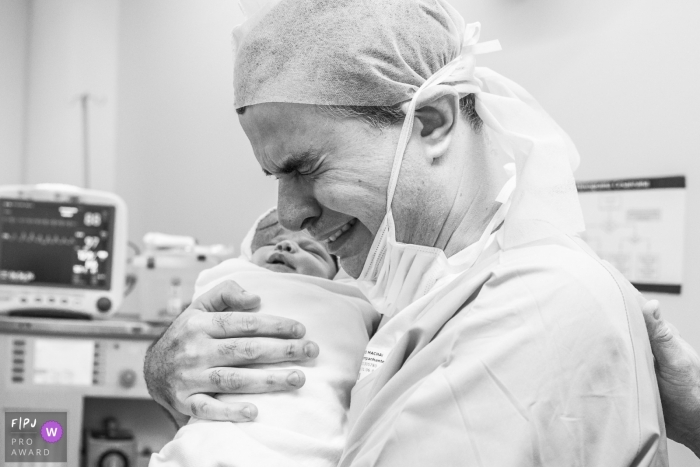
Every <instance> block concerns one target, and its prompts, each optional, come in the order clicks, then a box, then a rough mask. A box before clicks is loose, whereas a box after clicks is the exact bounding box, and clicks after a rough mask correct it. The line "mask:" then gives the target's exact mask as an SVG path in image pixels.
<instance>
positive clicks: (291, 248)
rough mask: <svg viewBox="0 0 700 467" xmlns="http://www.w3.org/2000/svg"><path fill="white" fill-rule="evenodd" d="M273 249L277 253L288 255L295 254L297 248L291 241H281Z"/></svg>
mask: <svg viewBox="0 0 700 467" xmlns="http://www.w3.org/2000/svg"><path fill="white" fill-rule="evenodd" d="M275 249H276V250H279V251H286V252H289V253H296V252H297V250H298V249H299V247H298V245H297V244H296V242H293V241H291V240H282V241H281V242H279V243H278V244H277V245H275Z"/></svg>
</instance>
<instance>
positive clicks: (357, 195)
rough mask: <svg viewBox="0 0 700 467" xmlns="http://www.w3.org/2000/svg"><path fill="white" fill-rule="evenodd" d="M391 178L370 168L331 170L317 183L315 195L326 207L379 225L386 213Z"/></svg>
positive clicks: (363, 221) (364, 222) (371, 225)
mask: <svg viewBox="0 0 700 467" xmlns="http://www.w3.org/2000/svg"><path fill="white" fill-rule="evenodd" d="M385 178H386V180H384V179H385ZM388 179H389V176H388V175H386V177H385V176H383V174H377V173H376V172H369V171H365V172H364V173H363V172H362V171H349V170H342V171H341V170H335V171H329V172H328V173H327V174H324V175H323V176H322V177H319V179H318V180H317V181H316V183H315V184H314V196H315V197H316V199H317V200H318V201H319V203H320V204H321V205H323V206H324V207H327V208H329V209H331V210H333V211H336V212H340V213H342V214H345V215H348V216H352V217H355V218H357V219H359V220H360V221H361V222H362V223H363V224H365V225H367V226H368V227H370V228H372V227H373V226H374V224H376V227H378V226H379V224H380V223H381V220H382V218H383V217H384V212H385V206H386V187H387V184H388ZM377 219H378V220H377Z"/></svg>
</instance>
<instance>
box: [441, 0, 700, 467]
mask: <svg viewBox="0 0 700 467" xmlns="http://www.w3.org/2000/svg"><path fill="white" fill-rule="evenodd" d="M451 1H452V2H453V4H454V5H455V6H456V7H457V8H458V9H459V10H460V12H461V13H462V15H463V16H464V17H465V19H467V21H470V22H471V21H481V22H482V25H483V29H482V38H484V39H496V38H497V39H500V40H501V42H502V45H503V48H504V50H503V52H499V53H497V54H492V55H488V56H484V57H480V59H479V61H480V63H481V64H483V65H485V66H490V67H492V68H494V69H496V70H497V71H499V72H501V73H503V74H505V75H506V76H508V77H510V78H512V79H514V80H515V81H517V82H518V83H520V84H522V85H523V86H525V87H526V88H527V89H528V90H529V91H530V92H531V93H532V94H534V95H535V96H536V97H537V98H538V99H539V101H540V102H541V104H542V105H543V106H544V107H545V108H546V109H547V110H548V111H549V112H550V113H551V114H552V115H553V116H554V118H555V119H556V120H557V121H558V122H559V123H560V124H561V125H562V127H564V129H565V130H567V131H568V132H569V134H570V135H571V136H572V138H573V140H574V142H575V143H576V144H577V146H578V148H579V151H580V153H581V160H582V163H581V167H580V168H579V170H578V173H577V174H576V175H577V178H578V179H580V180H592V179H608V178H618V177H624V178H627V177H647V176H662V175H686V176H687V183H688V190H687V196H688V197H687V200H688V202H687V206H688V212H687V227H686V242H685V251H686V262H685V267H684V286H685V288H684V290H683V294H682V295H681V296H670V295H653V294H649V296H653V297H654V298H658V299H660V300H661V302H662V305H663V311H664V314H665V315H666V316H667V317H669V318H670V320H671V321H672V322H673V323H674V324H675V325H676V326H677V327H678V328H679V330H680V332H681V333H682V334H683V335H684V337H686V338H687V339H688V340H689V341H690V342H691V344H692V345H693V346H694V347H695V348H696V349H700V316H699V314H698V312H699V311H700V261H698V260H699V259H700V244H698V242H696V241H695V239H696V238H698V236H700V219H698V218H697V217H696V216H695V215H694V212H695V209H694V207H695V206H696V205H697V204H698V203H699V202H700V161H699V159H700V154H699V153H698V148H699V147H700V131H698V128H700V87H699V86H698V83H700V62H699V61H698V53H699V51H698V45H699V44H700V29H698V27H697V18H700V3H699V2H697V1H695V0H668V1H665V2H659V1H654V0H616V1H614V2H611V1H609V0H569V1H565V2H562V1H560V0H537V1H535V0H529V1H528V0H519V1H517V0H497V1H494V0H451ZM671 444H672V445H671V466H672V467H690V466H700V461H698V460H697V459H696V458H695V457H694V456H693V455H692V453H690V451H689V450H687V449H685V448H682V447H680V446H678V445H676V444H675V443H671Z"/></svg>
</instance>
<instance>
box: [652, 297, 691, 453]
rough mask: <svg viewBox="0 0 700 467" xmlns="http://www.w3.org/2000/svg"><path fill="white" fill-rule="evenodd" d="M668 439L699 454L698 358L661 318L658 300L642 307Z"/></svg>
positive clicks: (676, 332) (670, 325) (669, 324)
mask: <svg viewBox="0 0 700 467" xmlns="http://www.w3.org/2000/svg"><path fill="white" fill-rule="evenodd" d="M642 311H643V313H644V321H645V322H646V325H647V332H648V333H649V340H650V342H651V350H652V352H653V353H654V357H655V368H656V378H657V379H658V382H659V391H660V393H661V404H662V406H663V410H664V418H665V420H666V432H667V435H668V437H669V438H670V439H672V440H674V441H677V442H679V443H682V444H684V445H686V446H687V447H688V448H690V449H691V450H692V451H693V452H694V453H695V455H696V456H698V457H700V357H699V356H698V354H697V352H696V351H695V350H694V349H693V348H692V347H691V346H690V344H688V343H687V342H686V341H685V340H683V338H681V336H680V334H678V330H677V329H676V328H675V327H674V326H673V325H672V324H671V323H668V322H666V321H665V320H664V319H663V318H662V317H661V312H660V309H659V302H658V301H656V300H652V301H650V302H647V303H646V304H644V306H643V307H642Z"/></svg>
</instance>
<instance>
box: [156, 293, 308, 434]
mask: <svg viewBox="0 0 700 467" xmlns="http://www.w3.org/2000/svg"><path fill="white" fill-rule="evenodd" d="M259 304H260V298H259V297H257V296H255V295H252V294H249V293H247V292H246V291H244V290H243V289H242V288H241V287H240V286H239V285H238V284H236V283H235V282H233V281H227V282H223V283H221V284H219V285H218V286H216V287H214V288H213V289H212V290H210V291H208V292H206V293H205V294H203V295H202V296H201V297H199V298H197V299H196V300H195V301H194V302H193V303H192V305H190V307H189V308H187V310H185V311H184V312H183V313H182V314H180V315H179V316H178V317H177V318H176V319H175V320H174V321H173V323H172V324H171V325H170V326H169V327H168V329H166V331H165V332H164V333H163V335H162V336H161V337H160V338H159V339H158V340H157V341H156V342H155V343H154V344H153V345H152V346H151V347H150V348H149V350H148V352H147V353H146V358H145V362H144V377H145V379H146V385H147V387H148V392H149V393H150V394H151V396H152V397H153V399H154V400H155V401H156V402H158V403H159V404H161V405H162V406H163V407H165V408H166V409H167V410H168V412H170V413H171V415H173V417H174V418H175V420H176V422H177V423H178V424H180V425H181V424H183V423H185V422H186V421H187V419H188V418H189V417H190V416H195V417H198V418H204V419H209V420H228V421H233V422H245V421H250V420H253V419H255V417H256V416H257V408H256V407H255V406H254V405H253V404H249V403H235V404H226V403H223V402H221V401H219V400H218V399H216V398H214V397H213V396H214V395H216V394H218V393H227V394H232V393H236V394H251V393H264V392H276V391H289V390H293V389H298V388H300V387H301V386H303V385H304V382H305V376H304V373H303V372H301V371H299V370H260V369H252V368H245V367H246V366H248V365H256V364H263V363H280V362H303V361H307V360H310V359H313V358H316V356H317V355H318V346H317V345H316V344H315V343H313V342H311V341H308V340H305V339H302V337H303V336H304V334H305V333H306V330H305V328H304V326H303V325H302V324H300V323H298V322H296V321H294V320H291V319H286V318H280V317H276V316H270V315H263V314H258V313H255V312H254V311H253V310H255V309H256V308H257V307H258V305H259ZM178 414H179V415H178Z"/></svg>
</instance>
